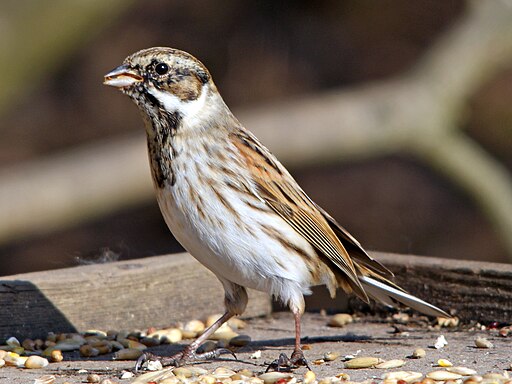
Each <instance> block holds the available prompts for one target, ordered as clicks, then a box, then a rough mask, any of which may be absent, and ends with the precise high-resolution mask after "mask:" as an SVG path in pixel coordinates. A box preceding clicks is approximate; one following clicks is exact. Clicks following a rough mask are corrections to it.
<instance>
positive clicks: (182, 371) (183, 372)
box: [172, 367, 192, 377]
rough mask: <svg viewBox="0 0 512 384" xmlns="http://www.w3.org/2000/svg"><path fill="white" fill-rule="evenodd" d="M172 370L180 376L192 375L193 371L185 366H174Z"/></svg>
mask: <svg viewBox="0 0 512 384" xmlns="http://www.w3.org/2000/svg"><path fill="white" fill-rule="evenodd" d="M172 372H173V373H174V374H175V375H176V376H178V377H192V372H190V370H189V369H187V368H185V367H178V368H174V369H173V371H172Z"/></svg>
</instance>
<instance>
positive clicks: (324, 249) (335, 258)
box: [231, 132, 368, 301]
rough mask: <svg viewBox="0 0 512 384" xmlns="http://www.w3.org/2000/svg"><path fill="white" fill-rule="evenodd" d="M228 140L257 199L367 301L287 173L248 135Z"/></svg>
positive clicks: (339, 248) (335, 242) (330, 234)
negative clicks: (245, 168)
mask: <svg viewBox="0 0 512 384" xmlns="http://www.w3.org/2000/svg"><path fill="white" fill-rule="evenodd" d="M231 140H232V141H233V143H234V144H235V146H236V147H237V148H238V150H239V151H240V153H241V155H242V156H243V157H244V159H245V161H246V165H247V166H248V167H249V169H250V171H251V176H252V178H253V180H254V183H255V184H256V186H257V189H258V196H259V197H260V198H261V199H262V200H264V201H265V203H266V204H267V205H268V206H269V207H271V208H272V209H273V210H274V211H275V212H276V213H277V214H278V215H279V216H281V218H282V219H283V220H284V221H285V222H286V223H288V224H289V225H290V226H291V227H292V228H293V229H294V230H295V231H297V232H298V233H299V234H300V235H301V236H303V237H304V238H305V239H306V240H307V241H309V242H310V243H311V245H313V247H314V248H315V249H316V250H317V251H318V252H320V253H321V254H323V255H325V257H327V258H328V259H329V260H330V261H331V262H332V263H334V264H335V265H336V266H337V267H338V268H339V269H340V270H341V271H343V272H344V274H345V275H346V277H347V282H348V283H349V285H350V287H351V288H352V289H353V291H354V293H356V294H357V295H358V296H359V297H360V298H362V299H363V300H365V301H368V296H367V295H366V293H365V291H364V289H363V287H362V285H361V282H360V281H359V278H358V271H357V270H356V267H355V266H354V263H353V262H352V259H351V257H350V256H349V254H348V252H347V250H346V249H345V247H344V246H343V244H342V243H341V241H340V239H339V238H338V236H336V234H335V233H334V231H333V229H332V228H331V226H330V225H329V223H328V222H327V220H326V218H325V216H324V215H323V214H322V213H321V212H320V211H319V210H318V208H317V206H316V205H315V204H314V203H313V202H312V201H311V200H310V199H309V197H307V195H306V194H305V193H304V191H303V190H302V189H301V188H300V187H299V185H298V184H297V182H296V181H295V180H294V179H293V178H292V176H291V175H290V174H289V173H288V171H287V170H286V169H285V168H284V167H283V166H282V165H281V164H280V163H279V161H278V160H277V159H276V158H275V157H274V156H273V155H272V154H271V153H270V152H269V151H268V150H267V149H266V148H265V147H264V146H263V145H261V144H260V143H259V141H258V140H257V139H256V138H255V137H254V136H253V135H251V134H250V133H249V132H242V133H240V132H238V133H236V134H232V135H231Z"/></svg>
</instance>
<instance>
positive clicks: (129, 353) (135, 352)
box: [114, 348, 142, 360]
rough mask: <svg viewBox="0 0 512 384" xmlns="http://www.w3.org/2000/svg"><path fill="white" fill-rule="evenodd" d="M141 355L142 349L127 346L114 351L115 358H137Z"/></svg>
mask: <svg viewBox="0 0 512 384" xmlns="http://www.w3.org/2000/svg"><path fill="white" fill-rule="evenodd" d="M141 355H142V351H141V350H140V349H133V348H125V349H120V350H119V351H117V352H116V353H114V360H137V359H138V358H139V357H140V356H141Z"/></svg>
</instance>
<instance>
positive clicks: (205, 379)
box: [160, 375, 217, 384]
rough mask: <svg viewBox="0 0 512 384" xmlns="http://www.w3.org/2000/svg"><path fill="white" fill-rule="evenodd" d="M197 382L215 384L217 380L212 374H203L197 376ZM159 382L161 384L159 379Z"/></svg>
mask: <svg viewBox="0 0 512 384" xmlns="http://www.w3.org/2000/svg"><path fill="white" fill-rule="evenodd" d="M198 382H199V383H204V384H215V383H216V382H217V379H216V378H215V377H214V376H212V375H204V376H201V377H199V380H198ZM160 383H161V384H162V383H163V381H161V382H160Z"/></svg>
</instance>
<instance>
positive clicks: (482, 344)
mask: <svg viewBox="0 0 512 384" xmlns="http://www.w3.org/2000/svg"><path fill="white" fill-rule="evenodd" d="M475 345H476V346H477V348H492V347H493V345H492V343H491V342H490V341H489V340H487V339H486V338H485V337H477V338H476V339H475Z"/></svg>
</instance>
